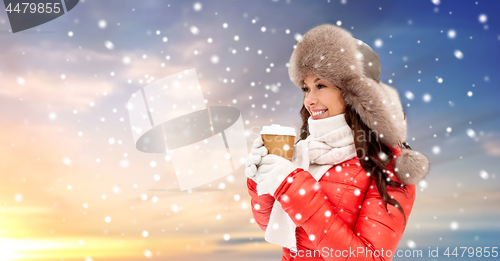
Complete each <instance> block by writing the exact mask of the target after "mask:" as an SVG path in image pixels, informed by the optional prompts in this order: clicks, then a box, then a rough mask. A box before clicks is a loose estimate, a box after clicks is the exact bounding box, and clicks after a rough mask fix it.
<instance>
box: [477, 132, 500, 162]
mask: <svg viewBox="0 0 500 261" xmlns="http://www.w3.org/2000/svg"><path fill="white" fill-rule="evenodd" d="M481 146H482V147H483V149H484V150H485V151H486V153H487V154H489V155H491V156H496V157H500V134H499V133H496V132H490V133H487V134H485V135H484V138H483V139H482V140H481Z"/></svg>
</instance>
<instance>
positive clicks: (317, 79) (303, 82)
mask: <svg viewBox="0 0 500 261" xmlns="http://www.w3.org/2000/svg"><path fill="white" fill-rule="evenodd" d="M319 80H321V79H320V78H316V80H314V83H316V82H317V81H319ZM305 84H306V82H305V81H304V80H302V85H305Z"/></svg>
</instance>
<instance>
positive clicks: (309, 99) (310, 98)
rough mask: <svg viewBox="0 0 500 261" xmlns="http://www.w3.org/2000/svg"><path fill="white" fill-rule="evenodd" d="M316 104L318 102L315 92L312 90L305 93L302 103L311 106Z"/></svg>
mask: <svg viewBox="0 0 500 261" xmlns="http://www.w3.org/2000/svg"><path fill="white" fill-rule="evenodd" d="M316 104H318V98H317V97H316V94H315V93H314V92H312V91H311V92H309V93H308V94H306V97H305V98H304V105H305V106H306V107H312V106H314V105H316Z"/></svg>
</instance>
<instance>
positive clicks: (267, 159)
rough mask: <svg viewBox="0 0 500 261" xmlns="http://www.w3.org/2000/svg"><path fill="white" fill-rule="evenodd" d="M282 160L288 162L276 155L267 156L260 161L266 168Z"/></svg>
mask: <svg viewBox="0 0 500 261" xmlns="http://www.w3.org/2000/svg"><path fill="white" fill-rule="evenodd" d="M280 158H281V159H283V160H286V159H285V158H283V157H280V156H277V155H274V154H269V155H266V156H265V157H262V159H261V160H260V165H262V166H264V165H271V164H274V163H276V162H278V161H279V160H280Z"/></svg>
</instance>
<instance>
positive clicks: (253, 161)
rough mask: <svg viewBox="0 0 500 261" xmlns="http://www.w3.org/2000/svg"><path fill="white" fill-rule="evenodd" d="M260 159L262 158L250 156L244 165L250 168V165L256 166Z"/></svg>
mask: <svg viewBox="0 0 500 261" xmlns="http://www.w3.org/2000/svg"><path fill="white" fill-rule="evenodd" d="M261 158H262V157H261V156H260V155H250V156H249V157H248V158H247V160H246V162H245V165H246V166H247V167H250V166H251V165H257V164H259V163H260V161H261Z"/></svg>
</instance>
